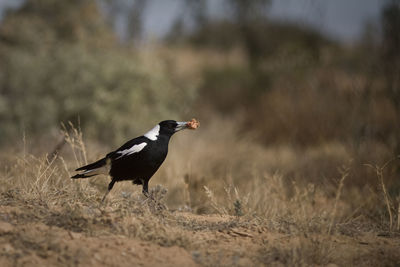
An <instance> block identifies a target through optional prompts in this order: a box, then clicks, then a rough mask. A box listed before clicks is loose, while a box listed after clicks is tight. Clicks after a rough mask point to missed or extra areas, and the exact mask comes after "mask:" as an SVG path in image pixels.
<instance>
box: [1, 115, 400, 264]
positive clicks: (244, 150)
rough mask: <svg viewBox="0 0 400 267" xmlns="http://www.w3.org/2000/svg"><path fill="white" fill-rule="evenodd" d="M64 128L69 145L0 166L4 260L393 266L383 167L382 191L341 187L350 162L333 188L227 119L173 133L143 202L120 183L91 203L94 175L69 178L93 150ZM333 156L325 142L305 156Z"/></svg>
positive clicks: (396, 241) (395, 242)
mask: <svg viewBox="0 0 400 267" xmlns="http://www.w3.org/2000/svg"><path fill="white" fill-rule="evenodd" d="M221 125H223V126H224V127H221ZM69 127H71V129H70V130H69V131H65V133H64V134H65V137H66V140H67V143H68V144H69V146H68V149H65V150H64V151H63V152H62V153H60V154H59V155H58V157H55V158H53V159H50V160H49V158H48V157H47V156H46V155H43V156H39V157H37V156H33V155H31V154H29V153H27V152H22V153H21V156H18V157H17V158H15V159H9V160H8V162H9V163H10V164H8V166H7V167H6V166H5V167H4V168H3V171H2V179H1V187H0V189H1V192H0V194H1V196H0V203H1V206H0V255H1V256H0V260H1V262H2V263H4V264H2V265H3V266H6V265H17V266H19V265H24V264H28V263H36V264H42V265H43V264H44V265H52V266H54V265H70V264H78V265H79V264H80V265H110V264H111V262H112V264H118V265H130V264H131V263H132V262H141V261H143V264H144V265H154V264H156V265H160V264H163V265H171V266H172V265H173V264H183V265H196V264H197V265H204V266H221V265H229V266H230V265H232V264H234V265H238V266H245V265H279V266H280V265H288V266H293V265H297V266H307V265H327V264H330V263H333V264H337V265H348V264H352V265H387V266H395V265H398V264H399V263H400V257H399V255H400V253H399V252H400V249H399V248H400V238H399V232H398V227H397V228H396V229H395V227H394V225H393V222H395V221H396V220H397V221H399V218H398V214H396V212H395V211H396V209H397V210H398V207H399V205H398V198H397V200H395V199H391V198H390V197H389V196H388V190H387V188H386V187H385V184H384V182H383V179H384V176H383V175H384V169H385V168H384V167H382V168H376V169H375V170H376V171H377V174H378V178H379V179H380V180H379V182H380V183H379V185H380V186H382V190H383V197H382V195H380V193H379V191H378V192H376V193H375V192H374V191H370V192H368V194H365V191H362V190H354V189H352V188H350V187H349V186H348V185H347V184H346V181H347V180H349V179H351V178H352V177H351V176H352V175H351V173H352V172H351V169H350V167H346V168H342V170H344V171H341V172H340V171H338V176H337V177H338V178H339V180H338V183H337V184H335V183H332V182H331V183H330V182H324V183H320V184H315V183H311V182H307V181H306V180H301V179H295V178H294V177H292V178H290V177H289V173H290V172H289V171H288V169H291V168H295V166H296V165H295V162H293V160H294V159H297V152H296V151H294V150H291V149H290V148H287V147H286V148H285V147H277V148H269V149H266V148H261V147H259V146H257V145H256V144H254V143H253V142H252V141H251V139H247V140H245V142H243V140H241V142H238V141H239V140H238V137H237V136H239V135H237V134H235V133H233V128H232V125H231V124H230V123H229V122H228V121H216V122H211V124H209V125H206V126H204V127H202V129H201V131H197V132H190V133H189V132H186V133H181V134H180V135H179V137H178V136H176V137H174V140H173V142H172V144H171V153H170V156H169V158H168V159H167V161H166V162H165V164H164V166H163V167H162V168H161V170H160V172H159V173H158V174H157V175H156V176H155V177H154V178H153V179H152V180H151V182H150V187H151V194H152V196H153V198H154V201H150V200H149V199H145V198H144V197H143V196H142V194H141V193H140V188H137V187H134V186H132V185H131V184H130V183H119V184H117V185H116V187H115V190H113V191H112V193H111V194H110V195H109V199H108V201H107V203H106V204H102V203H101V202H100V199H101V196H102V195H103V193H104V191H105V190H106V185H107V181H106V179H105V177H98V178H93V179H88V180H78V181H75V180H71V179H70V178H69V177H70V175H71V171H72V170H73V169H74V168H75V167H76V166H77V165H79V164H81V163H84V162H86V157H87V158H88V160H89V161H90V160H94V159H96V158H95V157H93V156H92V155H91V153H89V154H88V155H86V151H89V152H90V151H92V150H95V149H92V148H89V149H88V150H86V146H85V144H84V141H83V136H82V133H81V132H80V131H79V130H77V129H75V128H73V127H72V125H70V126H69ZM193 138H195V139H196V142H193ZM188 143H193V145H191V146H190V147H188V146H187V144H188ZM206 144H208V145H210V144H211V145H212V147H213V149H210V147H206ZM328 147H329V146H328ZM338 151H339V152H338ZM340 151H342V150H341V149H337V148H328V149H327V148H326V146H325V148H321V149H320V150H319V151H317V150H312V151H309V152H307V153H306V154H305V155H304V158H307V157H310V158H315V157H316V156H315V154H317V156H319V157H323V156H327V155H331V154H334V153H341V152H340ZM104 152H106V151H104ZM227 155H230V156H229V157H227ZM341 155H342V156H344V155H345V154H341ZM274 157H275V159H274V160H272V159H273V158H274ZM333 181H335V179H333ZM157 184H162V186H160V185H157ZM167 188H168V190H167ZM396 201H397V202H396ZM385 208H386V209H385ZM371 209H372V210H373V212H372V213H371V212H370V211H371ZM387 213H388V214H387ZM371 214H380V215H378V217H375V216H372V215H371ZM82 246H85V247H84V248H82V249H83V251H84V253H81V254H80V253H79V252H78V251H79V250H80V249H81V247H82ZM168 255H175V256H173V257H171V256H168ZM149 258H152V259H151V260H148V259H149ZM111 260H112V261H111Z"/></svg>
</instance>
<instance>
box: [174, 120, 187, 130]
mask: <svg viewBox="0 0 400 267" xmlns="http://www.w3.org/2000/svg"><path fill="white" fill-rule="evenodd" d="M176 123H177V124H178V125H177V126H176V127H175V132H178V131H180V130H184V129H187V128H188V122H187V121H177V122H176Z"/></svg>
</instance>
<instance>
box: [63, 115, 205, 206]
mask: <svg viewBox="0 0 400 267" xmlns="http://www.w3.org/2000/svg"><path fill="white" fill-rule="evenodd" d="M198 126H199V122H198V121H196V120H195V119H192V120H191V121H188V122H177V121H174V120H165V121H162V122H160V123H159V124H157V125H156V126H155V127H154V128H153V129H151V130H150V131H148V132H147V133H145V134H144V135H142V136H139V137H136V138H134V139H132V140H130V141H128V142H126V143H125V144H124V145H122V146H121V147H120V148H118V149H117V150H115V151H112V152H110V153H108V154H107V155H106V156H105V157H104V158H102V159H99V160H98V161H96V162H93V163H91V164H88V165H86V166H83V167H80V168H78V169H76V170H75V171H78V172H80V173H78V174H76V175H74V176H72V177H71V178H72V179H78V178H89V177H92V176H95V175H98V174H106V175H109V176H110V177H111V182H110V183H109V185H108V190H107V192H106V194H105V195H104V197H103V199H102V201H104V200H105V198H106V196H107V195H108V193H109V192H110V191H111V189H112V188H113V186H114V184H115V183H116V182H120V181H127V180H130V181H132V183H133V184H136V185H142V186H143V187H142V192H143V194H144V195H145V196H146V197H148V196H149V191H148V184H149V180H150V178H151V177H152V176H153V175H154V174H155V173H156V171H157V170H158V168H159V167H160V166H161V164H162V163H163V162H164V160H165V158H166V157H167V154H168V143H169V140H170V138H171V136H172V135H173V134H174V133H176V132H178V131H180V130H183V129H196V128H197V127H198Z"/></svg>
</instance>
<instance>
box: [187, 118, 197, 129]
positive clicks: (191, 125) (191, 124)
mask: <svg viewBox="0 0 400 267" xmlns="http://www.w3.org/2000/svg"><path fill="white" fill-rule="evenodd" d="M186 125H187V127H188V129H191V130H196V129H197V128H199V127H200V122H199V121H198V120H196V119H194V118H193V119H192V120H190V121H188V122H187V123H186Z"/></svg>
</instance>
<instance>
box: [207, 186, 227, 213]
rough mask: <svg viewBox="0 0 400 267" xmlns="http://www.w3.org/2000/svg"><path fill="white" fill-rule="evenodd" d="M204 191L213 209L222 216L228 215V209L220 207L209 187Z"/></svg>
mask: <svg viewBox="0 0 400 267" xmlns="http://www.w3.org/2000/svg"><path fill="white" fill-rule="evenodd" d="M204 190H205V192H206V195H207V197H208V199H209V200H210V202H211V207H213V208H214V209H215V210H216V211H217V212H218V213H219V214H221V215H226V214H228V212H227V211H226V209H225V208H224V207H220V206H219V205H218V203H217V201H216V200H215V198H214V193H213V192H212V191H211V190H210V189H209V188H208V187H207V186H204Z"/></svg>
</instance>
